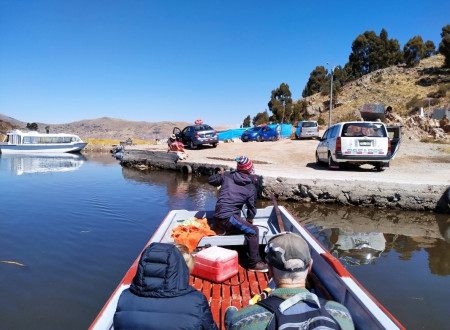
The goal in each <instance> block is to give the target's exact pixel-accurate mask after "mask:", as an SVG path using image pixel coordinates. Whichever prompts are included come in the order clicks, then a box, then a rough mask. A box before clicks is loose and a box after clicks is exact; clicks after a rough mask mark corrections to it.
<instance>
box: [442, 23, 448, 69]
mask: <svg viewBox="0 0 450 330" xmlns="http://www.w3.org/2000/svg"><path fill="white" fill-rule="evenodd" d="M441 37H442V40H441V42H440V43H439V53H441V54H442V55H444V57H445V60H444V67H446V68H450V24H448V25H446V26H444V27H443V28H442V33H441Z"/></svg>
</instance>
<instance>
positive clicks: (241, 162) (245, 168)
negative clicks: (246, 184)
mask: <svg viewBox="0 0 450 330" xmlns="http://www.w3.org/2000/svg"><path fill="white" fill-rule="evenodd" d="M236 161H237V170H238V171H239V172H245V173H248V174H253V173H255V167H254V166H253V163H252V161H251V160H250V159H248V158H247V157H246V156H238V157H237V158H236Z"/></svg>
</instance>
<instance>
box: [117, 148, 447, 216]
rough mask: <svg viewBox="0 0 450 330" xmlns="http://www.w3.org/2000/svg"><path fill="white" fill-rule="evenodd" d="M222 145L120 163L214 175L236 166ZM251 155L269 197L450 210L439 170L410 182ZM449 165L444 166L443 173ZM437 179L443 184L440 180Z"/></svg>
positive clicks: (131, 156)
mask: <svg viewBox="0 0 450 330" xmlns="http://www.w3.org/2000/svg"><path fill="white" fill-rule="evenodd" d="M262 144H263V143H260V144H259V145H262ZM273 145H276V143H274V144H273ZM221 146H222V145H220V146H219V147H217V148H214V149H206V148H205V149H204V150H203V151H205V152H206V153H207V154H210V153H211V150H214V151H217V152H218V153H221V154H222V155H221V157H211V156H210V157H207V158H206V162H205V161H202V160H204V159H202V158H201V157H197V156H200V153H199V154H197V155H196V157H192V155H193V154H194V152H196V151H197V150H192V151H188V154H189V157H188V158H187V159H186V160H182V161H180V160H178V158H177V157H176V155H175V154H174V153H168V152H167V151H164V149H165V146H163V148H162V150H161V148H155V147H152V148H151V150H149V148H148V149H147V150H143V149H138V148H137V147H136V148H127V150H125V151H124V153H123V158H122V160H121V165H122V166H127V167H135V168H138V169H140V170H150V169H163V170H173V171H179V172H183V173H187V174H196V175H211V174H213V173H214V172H215V171H216V170H217V169H225V170H230V169H234V165H235V162H234V159H233V158H232V157H226V156H227V155H226V153H225V152H223V151H222V152H220V147H221ZM130 149H131V150H130ZM198 151H200V150H198ZM252 159H255V161H254V163H255V167H256V168H257V173H256V174H257V175H259V176H260V177H261V179H262V180H261V182H262V183H261V186H260V188H259V196H260V198H264V199H270V198H271V195H272V194H274V195H275V196H276V197H277V198H278V199H279V200H292V201H298V202H305V203H325V204H339V205H347V206H348V205H353V206H363V207H377V208H378V207H379V208H389V209H400V210H413V211H431V212H437V213H450V185H449V184H447V183H446V182H445V178H446V177H445V176H444V177H443V176H440V178H439V174H436V175H437V178H436V180H426V176H425V178H422V179H421V180H419V178H416V180H409V182H408V179H406V180H405V179H404V178H403V177H400V178H397V179H395V178H391V177H392V176H395V173H392V174H391V175H390V174H389V172H388V171H389V170H390V169H389V170H387V171H386V172H388V174H387V175H384V176H381V175H380V174H385V173H380V172H374V171H372V170H371V169H364V168H363V169H358V170H355V171H331V170H328V169H326V167H323V168H317V165H315V164H314V165H315V166H313V165H312V164H309V163H308V164H307V166H306V168H307V169H308V167H309V169H312V174H311V173H309V172H311V171H298V169H295V170H292V168H291V171H283V168H285V167H286V165H289V164H280V166H279V168H276V167H277V164H273V163H268V162H265V161H260V160H258V158H256V157H252ZM444 165H445V163H444ZM448 165H449V164H447V166H444V167H443V169H444V172H445V171H446V170H447V167H449V166H448ZM325 170H326V171H325ZM355 173H356V174H358V175H355ZM323 174H328V175H323ZM330 174H331V175H330ZM406 174H409V175H410V176H411V175H412V177H413V178H414V176H415V174H414V171H410V173H406ZM333 176H334V178H333ZM433 177H434V176H433ZM447 178H450V177H447ZM439 180H440V181H441V182H443V183H438V181H439ZM447 180H448V179H447Z"/></svg>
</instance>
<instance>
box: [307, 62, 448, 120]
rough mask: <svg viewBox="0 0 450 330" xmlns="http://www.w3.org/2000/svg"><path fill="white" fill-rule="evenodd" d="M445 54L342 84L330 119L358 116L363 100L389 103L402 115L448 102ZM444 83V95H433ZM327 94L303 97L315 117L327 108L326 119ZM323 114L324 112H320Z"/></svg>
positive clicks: (442, 105)
mask: <svg viewBox="0 0 450 330" xmlns="http://www.w3.org/2000/svg"><path fill="white" fill-rule="evenodd" d="M443 63H444V57H443V56H442V55H436V56H433V57H429V58H426V59H424V60H422V61H421V62H420V64H419V65H418V66H417V67H414V68H407V67H405V66H392V67H389V68H386V69H381V70H377V71H374V72H372V73H369V74H367V75H365V76H363V77H362V78H360V79H358V80H355V81H353V82H351V83H349V84H347V85H346V86H344V87H343V88H342V90H341V91H340V93H339V94H338V95H337V97H333V100H334V102H333V112H332V122H339V121H345V120H348V119H357V117H358V116H359V109H361V106H362V105H363V104H365V103H376V104H385V105H386V106H388V105H390V106H392V108H393V110H394V112H395V113H397V114H398V115H400V116H402V117H406V116H408V115H414V114H418V107H420V106H422V107H423V109H424V112H426V111H428V101H430V110H433V109H436V108H444V107H449V106H450V69H442V65H443ZM443 86H447V93H446V95H445V96H444V97H440V98H435V97H433V96H435V94H436V92H437V91H438V90H439V88H441V87H443ZM329 99H330V98H329V95H321V94H316V95H313V96H310V97H308V98H306V101H307V102H308V104H309V105H310V106H311V107H312V108H313V109H315V110H314V111H313V113H315V117H316V118H318V117H319V114H320V113H324V112H326V122H328V104H329ZM322 117H323V118H325V114H322Z"/></svg>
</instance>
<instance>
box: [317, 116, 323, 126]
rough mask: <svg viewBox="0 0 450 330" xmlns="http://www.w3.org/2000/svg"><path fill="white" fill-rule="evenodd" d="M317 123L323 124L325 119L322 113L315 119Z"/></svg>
mask: <svg viewBox="0 0 450 330" xmlns="http://www.w3.org/2000/svg"><path fill="white" fill-rule="evenodd" d="M317 124H319V125H320V126H322V125H325V119H323V117H322V114H320V115H319V118H318V119H317Z"/></svg>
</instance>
